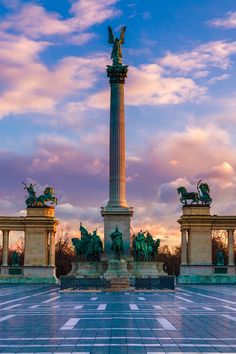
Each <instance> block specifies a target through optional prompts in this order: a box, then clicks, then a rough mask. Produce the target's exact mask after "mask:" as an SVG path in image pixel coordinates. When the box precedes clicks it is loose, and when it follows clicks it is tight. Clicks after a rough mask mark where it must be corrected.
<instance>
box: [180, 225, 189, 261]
mask: <svg viewBox="0 0 236 354" xmlns="http://www.w3.org/2000/svg"><path fill="white" fill-rule="evenodd" d="M187 232H188V229H184V228H182V229H181V265H187V264H188V256H187V252H188V251H187V249H188V247H187Z"/></svg>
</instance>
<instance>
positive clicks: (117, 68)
mask: <svg viewBox="0 0 236 354" xmlns="http://www.w3.org/2000/svg"><path fill="white" fill-rule="evenodd" d="M127 73H128V65H107V76H108V77H109V78H110V84H124V83H125V78H126V77H127Z"/></svg>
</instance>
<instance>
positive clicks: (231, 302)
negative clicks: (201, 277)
mask: <svg viewBox="0 0 236 354" xmlns="http://www.w3.org/2000/svg"><path fill="white" fill-rule="evenodd" d="M182 291H186V292H187V293H191V294H194V295H199V296H203V297H208V298H210V299H214V300H219V301H223V302H227V303H229V304H234V305H235V304H236V302H235V301H230V300H226V299H221V298H219V297H215V296H210V295H206V294H200V293H195V292H194V291H190V290H185V289H182Z"/></svg>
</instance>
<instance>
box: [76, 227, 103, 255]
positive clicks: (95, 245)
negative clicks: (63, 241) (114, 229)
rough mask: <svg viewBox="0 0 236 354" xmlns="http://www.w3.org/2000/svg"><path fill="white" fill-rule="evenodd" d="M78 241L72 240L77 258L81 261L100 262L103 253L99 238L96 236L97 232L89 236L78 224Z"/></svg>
mask: <svg viewBox="0 0 236 354" xmlns="http://www.w3.org/2000/svg"><path fill="white" fill-rule="evenodd" d="M80 233H81V236H80V239H79V238H72V243H73V246H74V248H75V252H76V255H77V257H78V258H79V259H80V260H81V261H91V262H94V261H100V259H101V255H102V252H103V244H102V240H101V238H100V237H99V236H98V235H97V230H95V231H93V233H92V234H90V233H89V232H88V231H87V230H86V229H85V227H83V226H82V223H80Z"/></svg>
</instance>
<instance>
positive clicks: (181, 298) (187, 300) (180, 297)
mask: <svg viewBox="0 0 236 354" xmlns="http://www.w3.org/2000/svg"><path fill="white" fill-rule="evenodd" d="M170 295H172V294H170ZM174 297H175V298H178V299H180V300H183V301H186V302H194V301H192V300H189V299H185V298H184V297H182V296H178V295H174Z"/></svg>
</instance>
